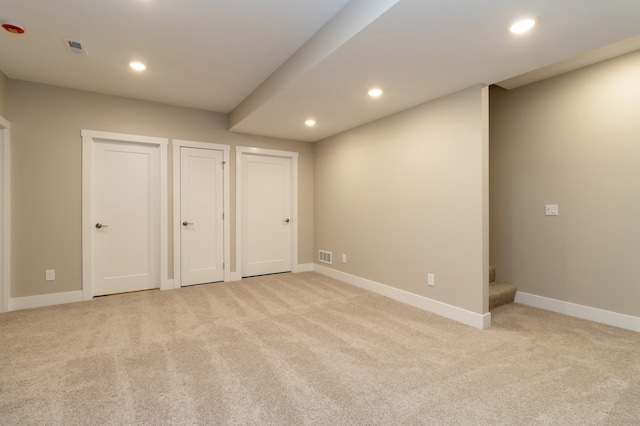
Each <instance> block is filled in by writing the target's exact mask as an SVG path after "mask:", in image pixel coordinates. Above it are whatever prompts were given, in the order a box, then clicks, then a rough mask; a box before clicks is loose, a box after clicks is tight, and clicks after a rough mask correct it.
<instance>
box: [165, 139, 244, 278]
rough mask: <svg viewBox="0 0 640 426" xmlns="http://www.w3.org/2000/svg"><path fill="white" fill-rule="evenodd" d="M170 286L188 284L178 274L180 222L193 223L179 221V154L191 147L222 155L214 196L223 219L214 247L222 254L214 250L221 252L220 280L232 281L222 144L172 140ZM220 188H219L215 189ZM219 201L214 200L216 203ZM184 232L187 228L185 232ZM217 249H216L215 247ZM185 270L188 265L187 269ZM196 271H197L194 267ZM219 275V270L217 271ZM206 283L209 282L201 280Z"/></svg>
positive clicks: (226, 156)
mask: <svg viewBox="0 0 640 426" xmlns="http://www.w3.org/2000/svg"><path fill="white" fill-rule="evenodd" d="M172 145H173V151H172V154H173V224H174V225H173V228H172V229H173V238H174V240H173V271H174V273H173V275H174V279H173V285H174V288H180V287H181V286H183V285H189V284H190V283H189V281H186V282H184V281H183V279H182V271H183V268H184V266H183V264H182V263H183V262H182V247H183V241H182V236H183V233H184V232H185V230H184V229H183V228H184V226H183V225H182V222H183V221H184V220H187V222H194V223H195V221H194V220H189V219H187V218H185V219H181V216H182V208H181V207H182V206H181V204H182V199H183V197H182V186H183V185H182V182H181V181H182V176H181V175H182V155H181V151H182V149H183V148H195V149H197V150H198V151H201V152H202V151H205V152H209V151H213V152H217V153H221V155H222V163H223V165H224V167H223V168H222V170H221V171H222V185H221V187H222V193H221V194H217V195H221V197H222V214H223V216H224V218H225V220H224V221H223V222H222V233H221V234H220V238H218V240H219V241H218V244H222V251H221V252H220V251H218V253H222V256H223V264H224V265H225V268H224V269H223V270H222V277H221V278H220V279H223V280H224V281H232V280H233V276H232V274H230V272H229V269H230V267H229V265H230V262H231V243H230V239H229V235H230V229H231V228H230V225H229V222H230V221H229V220H228V218H229V217H230V213H229V206H230V202H229V197H230V195H229V181H230V179H229V167H228V164H229V151H230V147H229V145H224V144H215V143H206V142H197V141H188V140H179V139H173V140H172ZM218 189H220V187H218ZM219 201H220V200H218V202H219ZM187 231H188V229H187ZM218 231H219V228H218ZM217 250H220V246H219V245H217ZM187 269H188V266H187ZM196 269H197V268H196ZM218 272H220V271H218ZM216 281H218V279H216ZM203 282H210V281H203Z"/></svg>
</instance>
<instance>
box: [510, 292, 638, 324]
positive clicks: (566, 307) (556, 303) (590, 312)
mask: <svg viewBox="0 0 640 426" xmlns="http://www.w3.org/2000/svg"><path fill="white" fill-rule="evenodd" d="M515 302H516V303H522V304H523V305H529V306H533V307H534V308H540V309H546V310H547V311H552V312H557V313H559V314H564V315H569V316H571V317H576V318H581V319H585V320H589V321H594V322H599V323H601V324H606V325H611V326H614V327H619V328H625V329H627V330H633V331H638V332H640V318H639V317H634V316H631V315H625V314H620V313H617V312H612V311H605V310H603V309H598V308H592V307H590V306H585V305H578V304H576V303H571V302H564V301H562V300H557V299H550V298H548V297H543V296H536V295H535V294H529V293H523V292H521V291H519V292H517V293H516V300H515Z"/></svg>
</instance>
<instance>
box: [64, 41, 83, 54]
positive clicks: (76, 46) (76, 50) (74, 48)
mask: <svg viewBox="0 0 640 426" xmlns="http://www.w3.org/2000/svg"><path fill="white" fill-rule="evenodd" d="M64 42H65V44H66V45H67V49H68V50H69V52H71V53H73V54H76V55H84V56H87V49H85V47H84V44H83V43H82V42H81V41H76V40H71V39H68V38H65V39H64Z"/></svg>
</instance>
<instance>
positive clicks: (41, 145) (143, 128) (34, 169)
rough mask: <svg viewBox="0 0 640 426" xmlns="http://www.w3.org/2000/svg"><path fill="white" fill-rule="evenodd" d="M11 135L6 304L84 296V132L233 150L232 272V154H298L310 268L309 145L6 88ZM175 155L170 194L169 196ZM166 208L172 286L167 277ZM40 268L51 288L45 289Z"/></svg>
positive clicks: (103, 98)
mask: <svg viewBox="0 0 640 426" xmlns="http://www.w3.org/2000/svg"><path fill="white" fill-rule="evenodd" d="M7 118H8V119H9V120H10V121H11V126H12V194H13V199H12V222H13V223H12V250H13V252H12V258H11V262H12V285H11V296H12V297H14V298H15V297H24V296H32V295H39V294H46V293H55V292H63V291H74V290H80V289H81V288H82V251H81V250H82V248H81V240H82V235H81V217H82V216H81V213H82V199H81V187H82V156H81V154H82V150H81V148H82V146H81V145H82V142H81V137H80V130H81V129H89V130H99V131H106V132H117V133H128V134H138V135H147V136H158V137H167V138H176V139H186V140H194V141H202V142H212V143H221V144H229V145H231V156H230V157H231V158H230V162H231V170H230V171H231V216H232V217H231V230H232V231H231V234H232V235H231V245H232V248H231V256H232V265H231V270H232V271H235V221H234V217H235V197H234V193H235V154H234V152H235V151H234V147H235V146H237V145H241V146H253V147H259V148H268V149H278V150H286V151H295V152H298V153H299V194H298V196H299V247H298V256H299V262H300V263H311V262H313V146H312V145H311V144H309V143H304V142H297V141H289V140H278V139H271V138H261V137H257V136H248V135H239V134H234V133H229V132H227V131H226V128H227V121H226V120H227V116H226V115H224V114H219V113H212V112H208V111H202V110H195V109H188V108H181V107H175V106H170V105H164V104H159V103H153V102H146V101H138V100H133V99H127V98H122V97H116V96H108V95H101V94H97V93H91V92H85V91H80V90H71V89H64V88H60V87H54V86H48V85H42V84H36V83H29V82H24V81H18V80H11V79H9V82H8V117H7ZM171 164H172V163H171V149H169V182H168V184H169V189H170V195H171V190H172V188H171V186H172V179H171V173H172V170H171ZM171 203H172V200H171V198H170V199H169V221H170V222H169V223H170V230H169V242H170V246H169V256H170V259H169V268H170V272H169V277H170V278H171V277H173V271H172V266H173V260H172V257H171V256H172V241H173V238H172V235H171V223H172V222H171V221H172V204H171ZM45 269H56V281H54V282H45V280H44V271H45Z"/></svg>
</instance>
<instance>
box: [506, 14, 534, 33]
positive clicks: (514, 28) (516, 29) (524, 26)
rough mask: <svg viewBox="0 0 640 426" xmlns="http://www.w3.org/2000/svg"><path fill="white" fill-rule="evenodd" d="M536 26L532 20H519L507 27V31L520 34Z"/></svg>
mask: <svg viewBox="0 0 640 426" xmlns="http://www.w3.org/2000/svg"><path fill="white" fill-rule="evenodd" d="M535 24H536V20H535V19H533V18H526V19H521V20H519V21H517V22H516V23H514V24H513V25H511V26H510V27H509V31H511V32H512V33H514V34H522V33H526V32H527V31H529V30H530V29H531V28H533V26H534V25H535Z"/></svg>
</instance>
